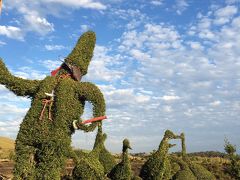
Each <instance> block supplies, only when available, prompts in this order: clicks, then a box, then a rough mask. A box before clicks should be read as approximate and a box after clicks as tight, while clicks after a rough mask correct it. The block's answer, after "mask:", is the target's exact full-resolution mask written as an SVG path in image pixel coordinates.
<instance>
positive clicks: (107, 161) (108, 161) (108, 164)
mask: <svg viewBox="0 0 240 180" xmlns="http://www.w3.org/2000/svg"><path fill="white" fill-rule="evenodd" d="M103 136H105V137H106V138H107V135H106V134H105V133H104V134H103V133H102V125H101V124H99V126H98V132H97V135H96V139H95V143H94V146H93V148H95V147H97V146H98V145H99V146H100V148H101V150H100V153H99V161H100V163H101V164H102V166H103V167H104V174H108V173H109V172H110V171H111V169H112V168H113V167H114V166H115V165H116V161H115V158H114V156H113V155H112V154H111V153H110V152H109V151H108V150H107V149H106V147H105V145H104V141H103V138H102V137H103ZM104 140H105V139H104Z"/></svg>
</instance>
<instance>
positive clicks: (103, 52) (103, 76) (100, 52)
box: [86, 45, 123, 81]
mask: <svg viewBox="0 0 240 180" xmlns="http://www.w3.org/2000/svg"><path fill="white" fill-rule="evenodd" d="M109 51H110V50H109V49H107V48H106V47H104V46H99V45H96V46H95V49H94V57H93V59H92V61H91V64H90V66H89V68H88V74H87V76H86V79H88V80H100V81H114V80H117V79H120V78H121V77H122V76H123V72H121V71H120V70H117V68H113V67H112V64H115V63H116V64H117V63H118V62H119V61H120V58H121V57H120V56H118V55H116V56H110V55H108V52H109Z"/></svg>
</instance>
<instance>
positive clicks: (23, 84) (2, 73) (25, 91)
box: [0, 58, 40, 97]
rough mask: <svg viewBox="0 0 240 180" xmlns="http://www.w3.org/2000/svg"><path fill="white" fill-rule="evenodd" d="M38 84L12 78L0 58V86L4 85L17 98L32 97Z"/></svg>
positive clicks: (35, 81) (34, 81)
mask: <svg viewBox="0 0 240 180" xmlns="http://www.w3.org/2000/svg"><path fill="white" fill-rule="evenodd" d="M39 82H40V81H37V80H26V79H22V78H19V77H15V76H13V75H12V74H11V73H10V72H9V71H8V69H7V67H6V66H5V64H4V63H3V61H2V59H1V58H0V84H2V85H5V86H6V87H7V88H8V89H9V90H11V91H12V92H13V93H15V94H16V95H17V96H31V97H32V96H34V94H35V92H36V90H37V88H38V85H39Z"/></svg>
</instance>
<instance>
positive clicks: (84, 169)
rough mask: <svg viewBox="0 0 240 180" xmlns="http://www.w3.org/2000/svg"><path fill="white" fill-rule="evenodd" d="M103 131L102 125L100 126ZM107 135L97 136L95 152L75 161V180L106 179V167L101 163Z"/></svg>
mask: <svg viewBox="0 0 240 180" xmlns="http://www.w3.org/2000/svg"><path fill="white" fill-rule="evenodd" d="M99 129H101V125H99ZM106 138H107V136H106V134H101V135H100V134H99V133H97V135H96V142H95V145H94V148H93V150H92V151H91V152H90V153H88V154H86V155H85V156H83V157H80V158H79V159H75V161H76V166H75V168H74V169H73V179H76V180H78V179H79V180H89V179H91V180H101V179H105V175H104V167H103V165H102V164H101V162H100V161H99V157H100V153H101V151H102V147H103V146H102V145H103V143H104V141H105V140H106Z"/></svg>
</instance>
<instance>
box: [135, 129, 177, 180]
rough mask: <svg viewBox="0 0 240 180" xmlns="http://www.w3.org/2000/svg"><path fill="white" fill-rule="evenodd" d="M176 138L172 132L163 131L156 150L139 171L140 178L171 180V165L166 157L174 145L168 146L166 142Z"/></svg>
mask: <svg viewBox="0 0 240 180" xmlns="http://www.w3.org/2000/svg"><path fill="white" fill-rule="evenodd" d="M177 138H178V136H177V135H175V134H174V133H173V132H172V131H170V130H166V131H165V134H164V137H163V139H162V141H161V143H160V145H159V148H158V150H157V151H156V152H155V153H153V154H152V155H151V156H150V157H149V159H148V160H147V161H146V162H145V163H144V164H143V166H142V168H141V170H140V177H141V178H142V179H144V180H162V179H164V180H167V179H170V178H171V164H170V160H169V156H168V150H169V148H171V147H173V146H174V145H175V144H169V143H168V141H169V140H171V139H177Z"/></svg>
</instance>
